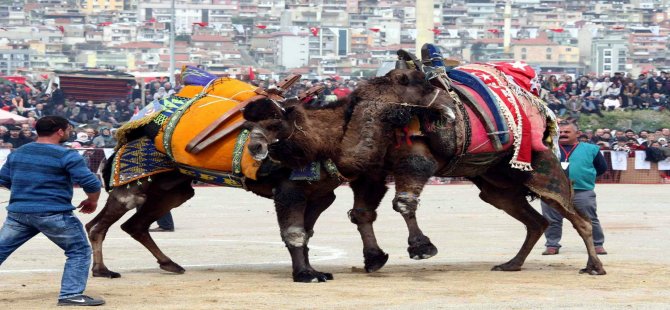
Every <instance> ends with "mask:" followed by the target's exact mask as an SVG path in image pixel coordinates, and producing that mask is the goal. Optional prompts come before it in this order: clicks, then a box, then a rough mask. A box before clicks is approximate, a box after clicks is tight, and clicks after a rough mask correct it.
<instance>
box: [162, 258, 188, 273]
mask: <svg viewBox="0 0 670 310" xmlns="http://www.w3.org/2000/svg"><path fill="white" fill-rule="evenodd" d="M158 264H159V265H160V267H161V269H163V270H165V271H169V272H172V273H177V274H183V273H184V272H186V269H184V268H182V267H181V266H179V265H178V264H177V263H175V262H173V261H169V262H167V263H161V262H158Z"/></svg>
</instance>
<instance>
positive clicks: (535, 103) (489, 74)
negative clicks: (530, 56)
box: [449, 63, 555, 171]
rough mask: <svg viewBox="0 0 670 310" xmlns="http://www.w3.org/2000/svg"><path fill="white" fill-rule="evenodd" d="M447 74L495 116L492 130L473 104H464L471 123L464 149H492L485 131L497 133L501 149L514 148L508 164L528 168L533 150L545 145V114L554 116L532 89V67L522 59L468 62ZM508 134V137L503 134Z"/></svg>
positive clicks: (540, 148) (533, 74)
mask: <svg viewBox="0 0 670 310" xmlns="http://www.w3.org/2000/svg"><path fill="white" fill-rule="evenodd" d="M449 77H450V78H451V79H452V80H453V81H454V83H455V84H456V85H458V86H459V89H461V90H465V91H467V92H468V93H469V94H468V96H469V97H471V98H475V101H478V104H479V106H480V108H481V110H484V111H485V113H486V115H487V116H488V117H490V119H492V120H494V121H493V122H492V123H493V124H495V126H496V131H495V132H489V131H488V130H486V129H485V126H484V125H483V124H482V121H481V120H480V119H479V117H478V116H477V115H475V113H474V112H473V111H472V108H471V107H469V106H468V105H465V107H466V111H467V112H468V117H469V119H470V123H471V127H472V137H471V141H470V143H469V147H468V150H467V152H468V153H469V154H478V153H490V152H494V147H493V144H492V143H491V141H490V139H489V137H488V135H489V134H497V135H499V136H500V137H501V138H500V140H501V142H502V143H503V149H509V148H513V149H514V154H513V157H512V160H511V161H510V164H511V166H512V167H514V168H517V169H520V170H524V171H531V170H532V167H531V161H532V151H543V150H546V149H547V146H546V145H545V144H544V143H543V137H544V135H545V130H546V129H547V117H548V116H549V118H550V119H551V118H552V117H553V115H552V114H551V113H549V112H548V110H547V108H546V106H545V105H544V103H543V102H542V101H541V100H540V99H539V98H537V97H536V96H535V95H534V94H533V93H532V91H533V88H532V83H531V80H532V79H533V78H534V77H535V72H534V70H533V69H532V68H531V67H529V66H528V65H526V64H525V63H496V64H468V65H464V66H460V67H457V68H455V69H454V70H452V71H450V72H449ZM473 77H476V79H473ZM482 85H485V86H486V87H482ZM554 122H555V120H554ZM507 135H508V136H509V138H506V136H507Z"/></svg>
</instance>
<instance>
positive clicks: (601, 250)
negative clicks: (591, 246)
mask: <svg viewBox="0 0 670 310" xmlns="http://www.w3.org/2000/svg"><path fill="white" fill-rule="evenodd" d="M596 254H598V255H607V251H605V248H603V247H602V246H597V247H596Z"/></svg>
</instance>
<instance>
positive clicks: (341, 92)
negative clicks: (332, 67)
mask: <svg viewBox="0 0 670 310" xmlns="http://www.w3.org/2000/svg"><path fill="white" fill-rule="evenodd" d="M349 94H351V90H350V89H349V87H346V86H345V85H344V84H338V85H337V88H335V90H333V95H335V96H337V99H342V98H345V97H347V96H349Z"/></svg>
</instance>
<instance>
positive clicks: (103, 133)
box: [93, 127, 116, 148]
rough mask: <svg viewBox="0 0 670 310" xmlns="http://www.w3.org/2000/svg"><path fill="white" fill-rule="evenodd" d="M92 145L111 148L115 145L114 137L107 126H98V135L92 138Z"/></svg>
mask: <svg viewBox="0 0 670 310" xmlns="http://www.w3.org/2000/svg"><path fill="white" fill-rule="evenodd" d="M93 146H94V147H99V148H113V147H115V146H116V139H114V136H112V133H111V131H110V130H109V128H108V127H100V135H99V136H97V137H95V138H94V139H93Z"/></svg>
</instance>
